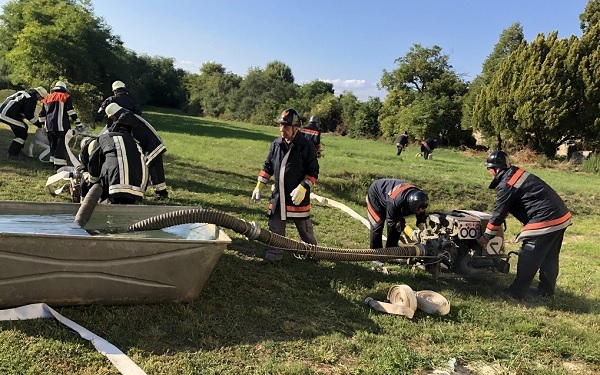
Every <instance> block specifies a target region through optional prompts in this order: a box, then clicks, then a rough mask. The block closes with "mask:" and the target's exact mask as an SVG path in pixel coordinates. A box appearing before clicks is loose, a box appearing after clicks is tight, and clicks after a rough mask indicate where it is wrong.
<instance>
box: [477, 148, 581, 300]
mask: <svg viewBox="0 0 600 375" xmlns="http://www.w3.org/2000/svg"><path fill="white" fill-rule="evenodd" d="M485 166H486V168H487V170H488V173H489V174H490V176H492V177H493V180H492V182H491V183H490V186H489V187H490V189H496V203H495V204H494V209H493V212H492V217H491V218H490V220H489V222H488V224H487V227H486V229H485V232H484V233H483V235H482V236H481V237H480V238H479V240H478V242H479V244H480V245H481V246H482V247H485V246H487V244H488V242H489V241H490V239H492V238H494V236H495V235H496V233H497V232H498V230H499V229H500V227H501V225H502V223H503V222H504V219H505V218H506V215H507V214H508V213H511V214H512V215H513V216H514V217H515V218H516V219H517V220H519V221H520V222H521V223H523V225H524V227H523V229H522V230H521V233H520V234H519V236H518V237H517V242H519V241H523V244H522V246H521V251H520V252H519V260H518V263H517V275H516V277H515V280H514V281H513V283H512V284H511V285H510V287H509V288H508V289H506V290H503V291H500V292H499V294H501V295H509V296H511V297H513V298H516V299H522V298H524V297H526V296H527V295H528V294H529V292H530V290H529V287H530V285H531V282H532V281H533V279H534V278H535V275H536V274H537V273H538V271H539V274H540V283H539V286H538V288H537V289H536V290H534V291H533V292H534V293H535V294H537V295H540V296H553V295H554V290H555V287H556V279H557V277H558V256H559V254H560V248H561V246H562V241H563V236H564V233H565V230H566V229H567V227H568V226H569V225H571V224H572V222H571V212H569V209H568V208H567V206H566V205H565V203H564V202H563V200H562V199H561V198H560V197H559V196H558V194H557V193H556V192H555V191H554V190H553V189H552V188H551V187H550V186H548V185H547V184H546V183H545V182H544V181H542V180H541V179H540V178H539V177H537V176H534V175H533V174H531V173H529V172H526V171H525V170H523V169H521V168H519V167H515V166H512V167H511V166H510V163H509V161H508V156H507V155H506V153H504V151H499V150H495V151H492V152H491V153H490V155H489V157H488V158H487V162H486V164H485Z"/></svg>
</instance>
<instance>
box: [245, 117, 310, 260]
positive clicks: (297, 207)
mask: <svg viewBox="0 0 600 375" xmlns="http://www.w3.org/2000/svg"><path fill="white" fill-rule="evenodd" d="M277 122H278V123H279V132H280V133H281V137H278V138H276V139H275V140H274V141H273V143H271V148H270V150H269V154H268V155H267V159H266V160H265V163H264V165H263V168H262V170H261V171H260V173H259V174H258V182H257V184H256V187H255V188H254V191H253V192H252V200H253V201H254V202H258V201H260V199H261V197H262V189H263V188H264V187H265V185H266V184H267V182H269V179H270V178H271V176H273V178H274V189H273V191H272V193H271V200H270V202H269V209H268V211H267V215H268V216H269V230H270V231H271V232H273V233H276V234H280V235H282V236H285V229H286V224H287V222H288V221H293V222H294V224H295V225H296V228H297V229H298V233H299V234H300V238H301V239H302V241H304V242H306V243H310V244H314V245H316V244H317V239H316V238H315V234H314V229H313V225H312V221H311V220H310V189H311V187H312V186H313V185H314V184H315V183H316V182H317V178H318V177H319V162H318V160H317V152H316V150H315V145H314V144H313V143H312V142H311V141H309V140H308V139H306V137H304V136H303V135H302V134H301V133H300V130H299V129H300V125H301V124H300V116H299V115H298V112H296V110H295V109H292V108H290V109H286V110H284V111H283V112H282V113H281V116H280V117H279V120H278V121H277ZM282 258H283V250H281V249H277V248H274V247H269V249H268V250H267V253H266V254H265V259H264V260H263V261H262V262H261V264H278V262H280V261H281V259H282Z"/></svg>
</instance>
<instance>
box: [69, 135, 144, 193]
mask: <svg viewBox="0 0 600 375" xmlns="http://www.w3.org/2000/svg"><path fill="white" fill-rule="evenodd" d="M87 154H88V155H89V158H88V160H87V170H88V172H89V182H90V183H96V182H100V184H101V185H102V188H103V190H104V192H105V194H108V196H110V197H112V198H121V197H123V198H131V199H133V200H136V201H141V200H142V198H143V197H144V192H145V191H146V184H147V182H148V167H147V166H146V161H145V158H144V155H143V152H142V150H141V148H140V146H139V145H138V144H137V142H136V141H135V139H133V137H132V136H131V135H129V134H127V133H121V132H107V133H103V134H101V135H100V136H99V137H98V139H96V140H94V141H92V143H90V144H89V145H88V150H87ZM80 159H82V162H83V161H84V160H85V159H86V157H84V156H83V155H80Z"/></svg>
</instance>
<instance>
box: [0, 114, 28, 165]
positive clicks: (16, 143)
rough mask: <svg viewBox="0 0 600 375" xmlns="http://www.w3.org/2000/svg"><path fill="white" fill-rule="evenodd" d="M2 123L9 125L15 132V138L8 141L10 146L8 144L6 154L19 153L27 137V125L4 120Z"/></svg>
mask: <svg viewBox="0 0 600 375" xmlns="http://www.w3.org/2000/svg"><path fill="white" fill-rule="evenodd" d="M3 123H5V124H7V125H8V126H10V128H11V130H12V131H13V133H14V134H15V138H14V139H13V140H12V142H11V143H10V146H8V154H9V155H11V156H17V155H19V152H20V151H21V149H22V148H23V145H24V144H25V140H26V139H27V125H25V124H23V126H17V125H14V124H8V123H6V122H4V121H3Z"/></svg>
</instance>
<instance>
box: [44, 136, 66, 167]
mask: <svg viewBox="0 0 600 375" xmlns="http://www.w3.org/2000/svg"><path fill="white" fill-rule="evenodd" d="M66 134H67V132H66V131H51V132H48V143H49V144H50V161H51V162H53V163H54V166H55V167H62V166H65V165H67V157H68V155H67V145H66V144H65V135H66Z"/></svg>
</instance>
